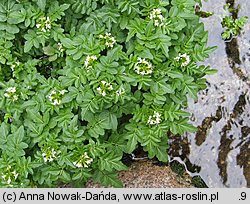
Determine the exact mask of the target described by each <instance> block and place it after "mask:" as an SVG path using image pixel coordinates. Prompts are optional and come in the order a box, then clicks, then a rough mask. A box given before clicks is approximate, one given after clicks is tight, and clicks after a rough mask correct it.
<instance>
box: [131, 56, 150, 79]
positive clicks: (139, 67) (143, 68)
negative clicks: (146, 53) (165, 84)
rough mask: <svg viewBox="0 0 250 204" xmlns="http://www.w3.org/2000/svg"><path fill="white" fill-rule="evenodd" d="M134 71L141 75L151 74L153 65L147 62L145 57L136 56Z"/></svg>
mask: <svg viewBox="0 0 250 204" xmlns="http://www.w3.org/2000/svg"><path fill="white" fill-rule="evenodd" d="M134 71H135V72H136V73H137V74H140V75H142V76H144V75H149V74H152V71H153V67H152V64H151V63H150V62H148V61H147V60H146V59H145V58H144V59H142V58H140V57H138V59H137V63H136V64H135V66H134Z"/></svg>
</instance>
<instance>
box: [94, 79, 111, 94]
mask: <svg viewBox="0 0 250 204" xmlns="http://www.w3.org/2000/svg"><path fill="white" fill-rule="evenodd" d="M96 90H97V92H98V93H99V94H100V95H102V96H106V95H107V93H108V92H110V91H112V90H113V86H112V84H111V83H109V82H106V81H104V80H103V81H101V84H100V86H99V87H98V88H97V89H96Z"/></svg>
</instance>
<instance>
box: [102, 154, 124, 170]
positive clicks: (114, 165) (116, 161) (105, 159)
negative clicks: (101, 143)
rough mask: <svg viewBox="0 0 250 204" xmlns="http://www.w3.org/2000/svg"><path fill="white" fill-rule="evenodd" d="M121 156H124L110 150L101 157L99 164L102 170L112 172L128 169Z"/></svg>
mask: <svg viewBox="0 0 250 204" xmlns="http://www.w3.org/2000/svg"><path fill="white" fill-rule="evenodd" d="M121 158H122V156H119V155H115V154H114V153H113V152H111V151H109V152H107V153H105V154H104V155H103V156H101V157H100V158H99V160H98V166H99V168H100V170H101V171H104V170H105V171H109V172H112V171H113V170H118V171H121V170H127V167H126V166H125V165H124V164H123V163H122V162H121V161H120V160H121Z"/></svg>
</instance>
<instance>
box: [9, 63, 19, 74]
mask: <svg viewBox="0 0 250 204" xmlns="http://www.w3.org/2000/svg"><path fill="white" fill-rule="evenodd" d="M20 65H21V62H19V61H18V60H17V61H15V62H13V63H12V64H11V65H10V68H11V71H12V72H14V71H15V68H16V67H19V66H20Z"/></svg>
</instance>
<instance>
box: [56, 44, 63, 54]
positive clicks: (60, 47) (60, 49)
mask: <svg viewBox="0 0 250 204" xmlns="http://www.w3.org/2000/svg"><path fill="white" fill-rule="evenodd" d="M57 46H58V50H59V52H63V51H64V48H63V45H62V43H60V42H59V43H57Z"/></svg>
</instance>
